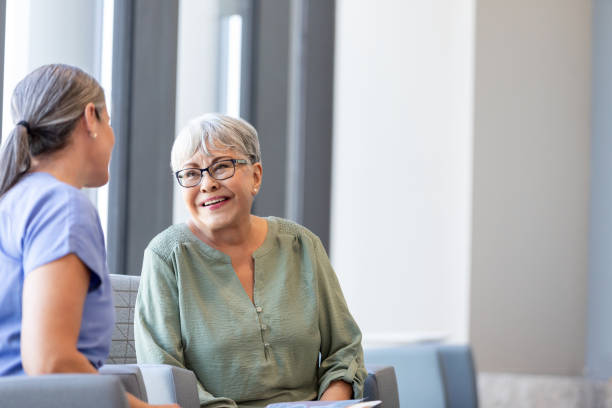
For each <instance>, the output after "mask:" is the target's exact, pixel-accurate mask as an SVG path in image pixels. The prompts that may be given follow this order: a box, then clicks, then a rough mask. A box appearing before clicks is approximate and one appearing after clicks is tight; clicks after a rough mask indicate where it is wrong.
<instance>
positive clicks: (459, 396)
mask: <svg viewBox="0 0 612 408" xmlns="http://www.w3.org/2000/svg"><path fill="white" fill-rule="evenodd" d="M438 358H439V361H440V368H441V373H442V380H443V383H444V390H445V392H446V401H447V406H448V408H478V391H477V384H476V374H475V373H476V370H475V367H474V359H473V357H472V351H471V349H470V346H468V345H440V346H438Z"/></svg>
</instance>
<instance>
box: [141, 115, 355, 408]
mask: <svg viewBox="0 0 612 408" xmlns="http://www.w3.org/2000/svg"><path fill="white" fill-rule="evenodd" d="M171 156H172V158H171V161H172V168H173V170H174V172H175V176H176V180H177V182H178V183H179V185H180V187H181V190H182V194H183V200H184V202H185V205H186V207H187V209H188V211H189V214H190V218H189V220H188V221H187V223H183V224H177V225H174V226H171V227H169V228H168V229H166V230H165V231H164V232H162V233H161V234H159V235H158V236H157V237H155V238H154V239H153V240H152V241H151V243H150V244H149V246H148V247H147V249H146V250H145V255H144V261H143V269H142V277H141V283H140V287H139V292H138V298H137V300H136V316H135V327H134V333H135V339H136V355H137V357H138V361H139V362H141V363H164V364H172V365H175V366H178V367H184V368H187V369H190V370H193V371H194V372H195V374H196V377H197V379H198V392H199V397H200V402H201V406H203V407H204V406H206V407H236V406H242V407H247V406H248V407H264V406H266V405H268V404H270V403H275V402H285V401H300V400H314V399H321V400H344V399H351V398H361V397H362V394H363V384H364V381H365V378H366V370H365V368H364V365H363V351H362V348H361V332H360V331H359V328H358V327H357V324H356V323H355V321H354V319H353V318H352V316H351V314H350V312H349V310H348V307H347V305H346V302H345V300H344V297H343V295H342V291H341V289H340V285H339V283H338V280H337V278H336V275H335V273H334V271H333V269H332V267H331V265H330V263H329V259H328V257H327V254H326V252H325V249H324V248H323V245H322V244H321V241H320V240H319V238H318V237H317V236H315V235H314V234H313V233H312V232H310V231H309V230H307V229H306V228H304V227H302V226H300V225H298V224H295V223H293V222H290V221H287V220H283V219H280V218H275V217H268V218H260V217H257V216H255V215H253V214H251V207H252V204H253V199H254V198H255V196H256V195H257V193H258V191H259V189H260V187H261V182H262V173H263V169H262V164H261V154H260V151H259V141H258V139H257V132H256V131H255V129H254V128H253V127H252V126H251V125H250V124H248V123H247V122H245V121H244V120H241V119H235V118H232V117H229V116H224V115H219V114H208V115H204V116H201V117H199V118H196V119H194V120H192V121H191V122H190V123H189V125H188V126H187V127H186V128H185V129H183V130H182V131H181V132H180V133H179V135H178V137H177V138H176V140H175V142H174V146H173V148H172V153H171Z"/></svg>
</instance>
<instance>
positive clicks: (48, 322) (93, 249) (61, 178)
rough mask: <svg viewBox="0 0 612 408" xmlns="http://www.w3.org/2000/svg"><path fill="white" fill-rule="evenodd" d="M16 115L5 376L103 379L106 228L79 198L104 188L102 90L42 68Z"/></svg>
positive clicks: (2, 206)
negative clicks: (85, 191)
mask: <svg viewBox="0 0 612 408" xmlns="http://www.w3.org/2000/svg"><path fill="white" fill-rule="evenodd" d="M11 107H12V115H13V120H14V121H15V122H16V126H15V128H14V129H13V130H12V131H11V133H10V134H9V136H8V138H7V140H6V141H5V142H4V144H3V146H2V150H1V151H0V276H1V277H2V281H1V283H0V376H9V375H25V374H27V375H40V374H50V373H97V369H98V368H99V367H100V366H102V364H103V363H104V361H105V360H106V358H107V357H108V353H109V348H110V343H111V334H112V331H113V327H114V309H113V304H112V294H111V286H110V281H109V276H108V268H107V265H106V251H105V246H104V236H103V233H102V228H101V226H100V220H99V218H98V214H97V211H96V209H95V207H94V206H93V205H92V204H91V203H90V202H89V200H88V198H87V197H86V196H85V195H84V194H82V193H81V192H80V191H79V190H80V189H81V188H83V187H99V186H102V185H104V184H106V182H107V181H108V164H109V161H110V156H111V151H112V148H113V144H114V142H115V136H114V133H113V130H112V128H111V127H110V120H109V116H108V112H107V110H106V105H105V102H104V91H103V90H102V88H101V87H100V85H99V84H98V83H97V82H96V80H95V79H93V78H92V77H91V76H90V75H88V74H86V73H85V72H83V71H82V70H80V69H78V68H75V67H71V66H68V65H59V64H56V65H45V66H42V67H40V68H38V69H36V70H35V71H33V72H32V73H30V74H29V75H27V76H26V77H25V78H24V79H23V80H22V81H21V82H20V83H19V84H18V85H17V87H16V88H15V91H14V93H13V97H12V100H11ZM127 397H128V401H129V403H130V406H131V407H146V406H149V405H148V404H146V403H144V402H142V401H140V400H138V399H136V398H135V397H133V396H132V395H129V394H128V396H127Z"/></svg>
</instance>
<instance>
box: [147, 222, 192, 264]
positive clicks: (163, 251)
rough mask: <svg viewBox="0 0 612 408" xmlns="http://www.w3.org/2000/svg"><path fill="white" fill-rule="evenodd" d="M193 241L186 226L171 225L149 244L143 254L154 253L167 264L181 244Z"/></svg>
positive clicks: (182, 224)
mask: <svg viewBox="0 0 612 408" xmlns="http://www.w3.org/2000/svg"><path fill="white" fill-rule="evenodd" d="M193 239H194V238H193V235H192V234H191V232H190V231H189V228H188V227H187V225H186V224H184V223H181V224H175V225H171V226H170V227H168V228H166V229H165V230H163V231H162V232H160V233H159V234H157V235H156V236H155V238H153V239H152V240H151V242H149V245H148V246H147V248H146V250H145V252H150V253H154V254H155V255H157V256H158V257H159V258H161V259H162V260H164V261H166V262H168V261H169V260H170V258H171V257H172V254H173V253H174V252H175V251H176V249H177V248H178V247H179V246H180V245H181V244H184V243H185V242H189V241H193Z"/></svg>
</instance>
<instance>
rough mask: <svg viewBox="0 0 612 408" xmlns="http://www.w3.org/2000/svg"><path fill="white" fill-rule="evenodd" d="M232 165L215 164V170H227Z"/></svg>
mask: <svg viewBox="0 0 612 408" xmlns="http://www.w3.org/2000/svg"><path fill="white" fill-rule="evenodd" d="M230 167H231V166H230V164H229V163H227V162H226V163H217V165H216V166H215V171H219V170H221V171H223V170H227V169H229V168H230Z"/></svg>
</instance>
